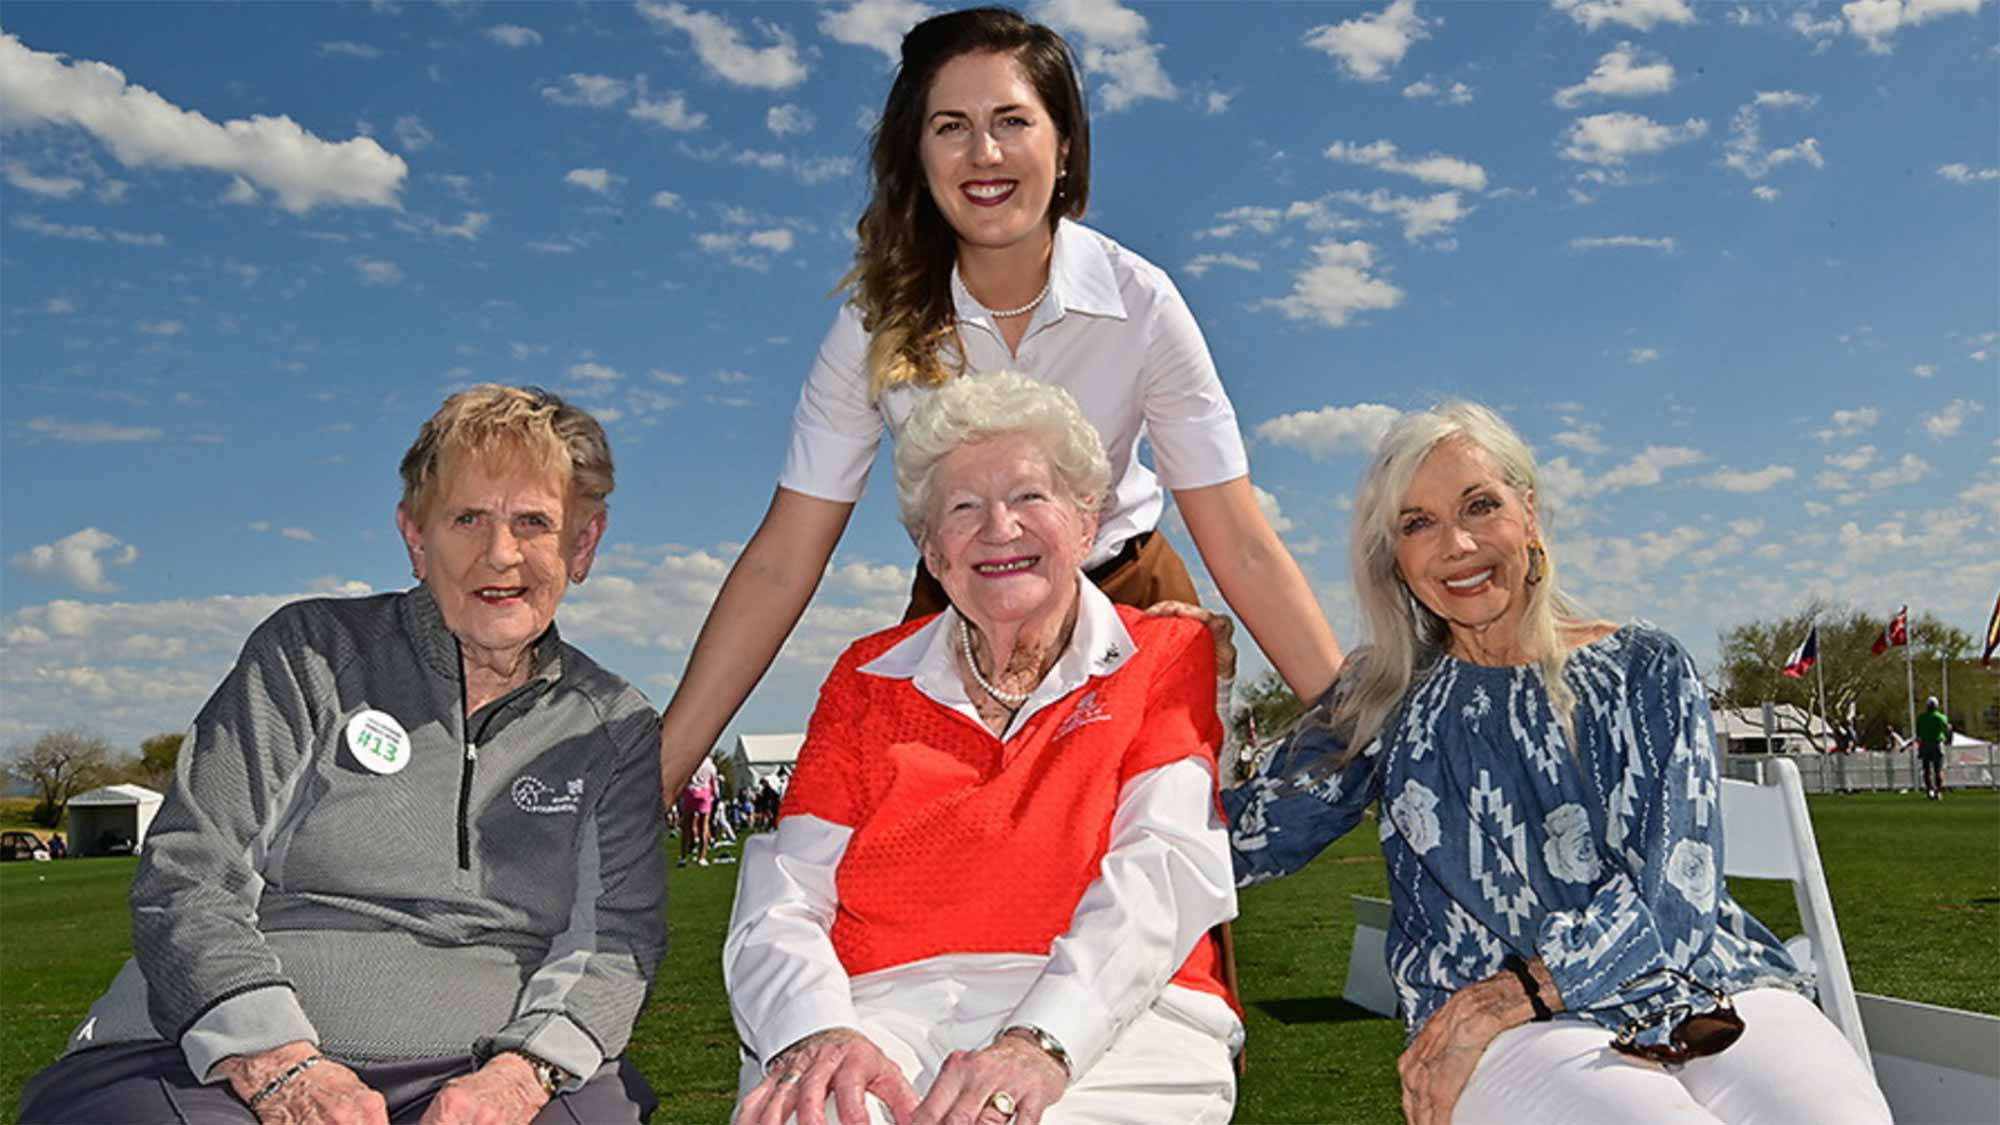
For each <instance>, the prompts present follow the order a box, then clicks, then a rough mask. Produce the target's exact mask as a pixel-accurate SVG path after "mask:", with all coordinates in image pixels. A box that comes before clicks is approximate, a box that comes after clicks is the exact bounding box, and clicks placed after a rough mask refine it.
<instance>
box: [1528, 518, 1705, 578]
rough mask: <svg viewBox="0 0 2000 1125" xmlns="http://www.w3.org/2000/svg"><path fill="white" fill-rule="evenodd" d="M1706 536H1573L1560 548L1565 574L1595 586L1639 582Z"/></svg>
mask: <svg viewBox="0 0 2000 1125" xmlns="http://www.w3.org/2000/svg"><path fill="white" fill-rule="evenodd" d="M1704 538H1705V536H1704V535H1703V533H1702V531H1701V530H1700V529H1699V528H1693V527H1676V528H1674V529H1672V530H1670V531H1666V532H1658V531H1646V532H1641V533H1640V534H1638V535H1637V536H1634V537H1633V538H1631V539H1618V538H1602V539H1600V538H1598V537H1596V536H1593V535H1572V536H1569V537H1568V538H1565V539H1564V540H1562V542H1560V543H1558V544H1557V546H1556V550H1557V551H1559V552H1560V553H1561V556H1562V564H1563V572H1564V573H1565V574H1567V575H1570V576H1572V577H1573V578H1575V579H1578V580H1581V581H1583V582H1587V583H1589V584H1592V585H1596V584H1602V583H1618V584H1623V583H1632V582H1638V581H1640V580H1642V579H1644V578H1647V577H1648V576H1650V575H1653V574H1655V573H1657V572H1658V571H1659V570H1660V569H1661V568H1662V567H1665V566H1666V565H1667V564H1668V563H1670V562H1673V561H1674V560H1675V559H1677V558H1680V557H1681V556H1682V555H1685V554H1687V553H1688V552H1690V551H1692V550H1693V549H1694V548H1695V546H1696V545H1697V544H1699V543H1700V542H1701V541H1702V540H1703V539H1704Z"/></svg>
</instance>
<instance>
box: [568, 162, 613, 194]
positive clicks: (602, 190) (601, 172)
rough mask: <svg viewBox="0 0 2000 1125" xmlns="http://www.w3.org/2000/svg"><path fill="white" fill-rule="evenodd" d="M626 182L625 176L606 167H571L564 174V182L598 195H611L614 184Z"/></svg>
mask: <svg viewBox="0 0 2000 1125" xmlns="http://www.w3.org/2000/svg"><path fill="white" fill-rule="evenodd" d="M624 182H625V177H623V176H619V175H614V174H613V173H612V172H611V171H609V170H608V169H604V168H571V169H570V170H569V171H568V172H567V173H565V174H564V175H563V183H566V184H568V185H569V186H571V187H580V188H582V189H583V190H585V191H589V192H595V193H597V194H598V195H610V194H611V189H612V188H613V187H614V186H616V185H618V184H622V183H624Z"/></svg>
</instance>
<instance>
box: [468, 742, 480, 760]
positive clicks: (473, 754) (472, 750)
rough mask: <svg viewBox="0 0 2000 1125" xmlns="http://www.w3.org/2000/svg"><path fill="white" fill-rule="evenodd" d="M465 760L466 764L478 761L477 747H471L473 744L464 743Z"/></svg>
mask: <svg viewBox="0 0 2000 1125" xmlns="http://www.w3.org/2000/svg"><path fill="white" fill-rule="evenodd" d="M465 760H466V761H468V762H476V761H478V760H479V747H477V746H475V745H473V744H472V743H470V742H468V743H466V744H465Z"/></svg>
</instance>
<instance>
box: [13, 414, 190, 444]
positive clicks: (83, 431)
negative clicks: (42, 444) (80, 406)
mask: <svg viewBox="0 0 2000 1125" xmlns="http://www.w3.org/2000/svg"><path fill="white" fill-rule="evenodd" d="M27 428H28V430H29V431H30V432H31V433H37V434H42V435H44V436H46V437H49V438H53V439H54V440H56V441H60V442H66V443H68V444H70V445H106V444H112V443H120V442H134V441H158V440H160V439H161V438H163V437H165V436H166V431H164V430H162V429H160V428H159V427H158V426H120V425H115V424H113V423H111V422H66V421H63V420H62V419H60V418H49V417H41V418H30V419H29V420H28V427H27Z"/></svg>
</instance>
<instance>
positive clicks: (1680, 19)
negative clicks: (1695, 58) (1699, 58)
mask: <svg viewBox="0 0 2000 1125" xmlns="http://www.w3.org/2000/svg"><path fill="white" fill-rule="evenodd" d="M1549 7H1551V8H1554V9H1555V10H1556V11H1558V12H1562V13H1563V14H1565V15H1567V16H1569V18H1570V19H1573V20H1575V21H1576V22H1577V23H1578V24H1579V25H1581V26H1582V27H1583V29H1584V30H1585V31H1596V30H1598V29H1599V28H1602V27H1605V26H1607V25H1609V24H1617V25H1619V26H1620V27H1629V28H1631V29H1632V30H1634V31H1651V30H1653V28H1655V27H1657V26H1659V25H1660V24H1663V23H1671V24H1690V23H1693V22H1694V9H1693V8H1691V7H1689V6H1688V4H1687V0H1549Z"/></svg>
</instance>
